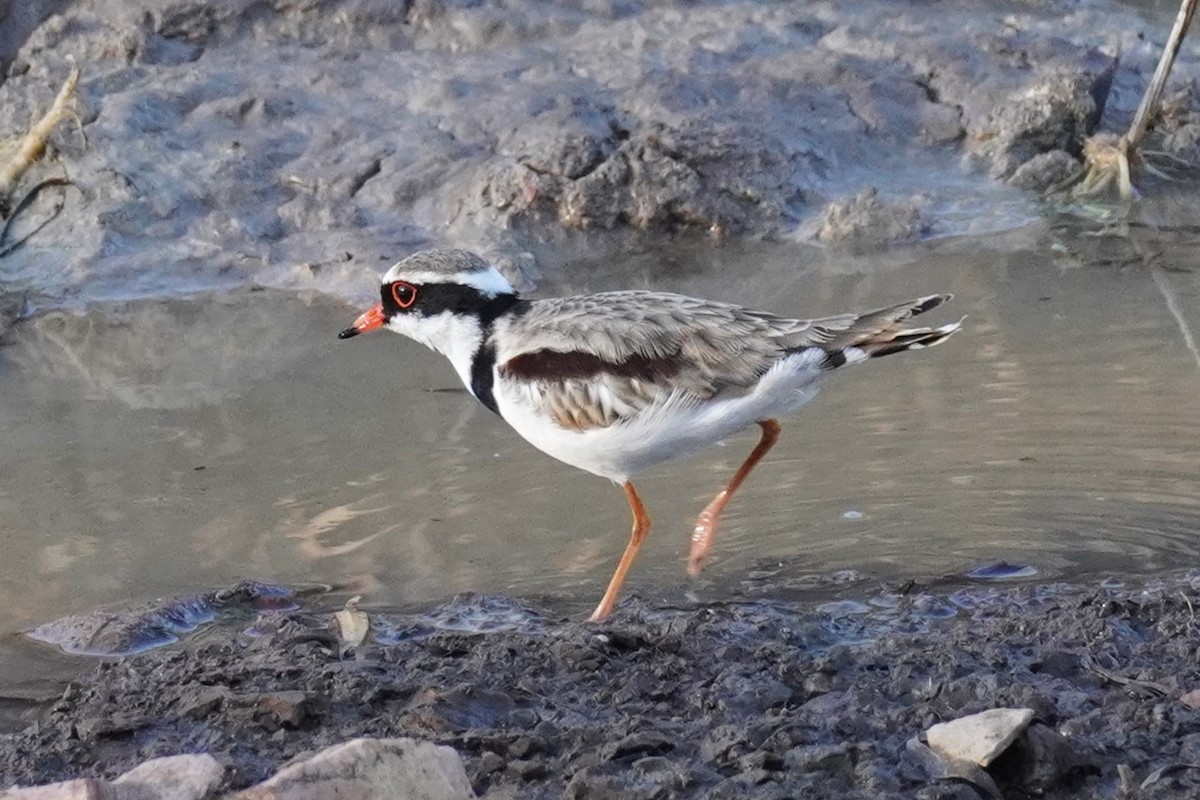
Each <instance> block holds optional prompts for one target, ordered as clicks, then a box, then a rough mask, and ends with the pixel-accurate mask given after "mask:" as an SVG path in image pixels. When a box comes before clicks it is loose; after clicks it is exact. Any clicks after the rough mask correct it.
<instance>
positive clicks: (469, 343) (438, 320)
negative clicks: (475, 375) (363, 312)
mask: <svg viewBox="0 0 1200 800" xmlns="http://www.w3.org/2000/svg"><path fill="white" fill-rule="evenodd" d="M387 327H388V328H389V329H391V330H393V331H395V332H396V333H400V334H403V335H405V336H407V337H408V338H410V339H413V340H415V341H418V342H420V343H421V344H423V345H425V346H426V347H428V348H429V349H430V350H433V351H434V352H437V353H441V354H442V355H444V356H445V357H446V358H448V359H450V363H451V364H452V365H453V366H454V371H455V372H457V373H458V377H459V378H460V379H461V380H462V382H463V385H464V386H466V387H467V389H470V388H471V362H472V361H473V360H474V358H475V351H476V350H478V349H479V345H480V344H481V343H482V342H483V329H482V327H481V326H480V324H479V320H478V319H477V318H475V317H473V316H470V315H464V314H455V313H454V312H453V311H443V312H441V313H440V314H436V315H434V316H432V317H423V316H420V315H417V314H397V315H396V316H394V317H392V318H391V320H389V321H388V324H387Z"/></svg>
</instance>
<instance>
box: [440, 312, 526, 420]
mask: <svg viewBox="0 0 1200 800" xmlns="http://www.w3.org/2000/svg"><path fill="white" fill-rule="evenodd" d="M528 305H529V303H528V302H527V301H524V300H521V299H520V298H518V297H517V296H516V295H515V294H503V295H497V296H496V297H494V298H491V299H490V300H489V301H488V302H487V303H486V304H484V305H482V306H481V307H479V308H475V309H472V310H471V311H469V312H463V311H459V312H451V311H444V312H442V313H441V314H438V315H436V316H433V317H430V318H428V319H426V320H425V323H424V324H423V325H422V326H421V327H422V331H421V333H422V335H421V337H420V339H421V341H422V342H423V343H424V344H425V345H427V346H428V347H430V348H431V349H433V350H435V351H437V352H439V353H441V354H442V355H444V356H445V357H446V358H447V359H449V361H450V363H451V365H453V367H454V371H455V372H457V373H458V377H459V379H460V380H461V381H462V382H463V385H464V386H466V387H467V388H468V389H469V390H470V391H471V394H473V395H474V396H475V398H476V399H477V400H479V402H481V403H483V405H484V406H486V407H487V408H488V409H489V410H491V411H496V401H495V398H494V397H493V395H492V382H493V371H492V370H493V367H494V366H495V364H496V347H495V345H494V344H493V343H492V330H493V327H494V326H495V323H496V320H498V319H500V318H501V317H509V316H513V315H519V314H521V313H523V312H524V310H525V308H527V307H528ZM497 413H498V412H497Z"/></svg>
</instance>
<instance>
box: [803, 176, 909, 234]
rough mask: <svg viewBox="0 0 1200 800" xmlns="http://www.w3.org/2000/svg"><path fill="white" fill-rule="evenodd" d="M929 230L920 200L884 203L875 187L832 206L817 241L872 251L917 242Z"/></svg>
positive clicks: (823, 220)
mask: <svg viewBox="0 0 1200 800" xmlns="http://www.w3.org/2000/svg"><path fill="white" fill-rule="evenodd" d="M926 230H927V226H926V225H925V224H924V222H923V221H922V219H921V203H920V200H919V199H917V198H910V199H908V200H900V201H889V200H882V199H880V197H879V190H877V189H876V188H875V187H874V186H872V187H870V188H867V189H864V190H863V191H861V192H859V193H858V194H856V195H854V196H853V197H849V198H846V199H844V200H838V201H835V202H833V203H830V204H829V205H828V206H827V207H826V208H825V213H824V215H823V216H822V220H821V223H820V227H819V228H818V229H817V232H816V239H817V241H820V242H824V243H825V244H848V245H851V246H858V247H868V248H870V247H880V246H882V245H885V244H889V243H891V242H902V241H905V240H909V239H916V238H918V237H920V236H921V234H922V233H924V232H925V231H926Z"/></svg>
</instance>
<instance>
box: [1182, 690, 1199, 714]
mask: <svg viewBox="0 0 1200 800" xmlns="http://www.w3.org/2000/svg"><path fill="white" fill-rule="evenodd" d="M1179 702H1181V703H1183V704H1184V705H1185V706H1187V707H1188V708H1190V709H1192V710H1193V711H1200V689H1192V690H1191V691H1190V692H1185V693H1184V694H1182V695H1180V697H1179Z"/></svg>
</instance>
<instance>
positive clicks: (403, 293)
mask: <svg viewBox="0 0 1200 800" xmlns="http://www.w3.org/2000/svg"><path fill="white" fill-rule="evenodd" d="M392 299H393V300H395V301H396V305H398V306H400V307H401V308H411V307H412V304H413V303H415V302H417V287H415V286H413V285H412V284H411V283H405V282H404V281H396V282H395V283H393V284H392Z"/></svg>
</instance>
